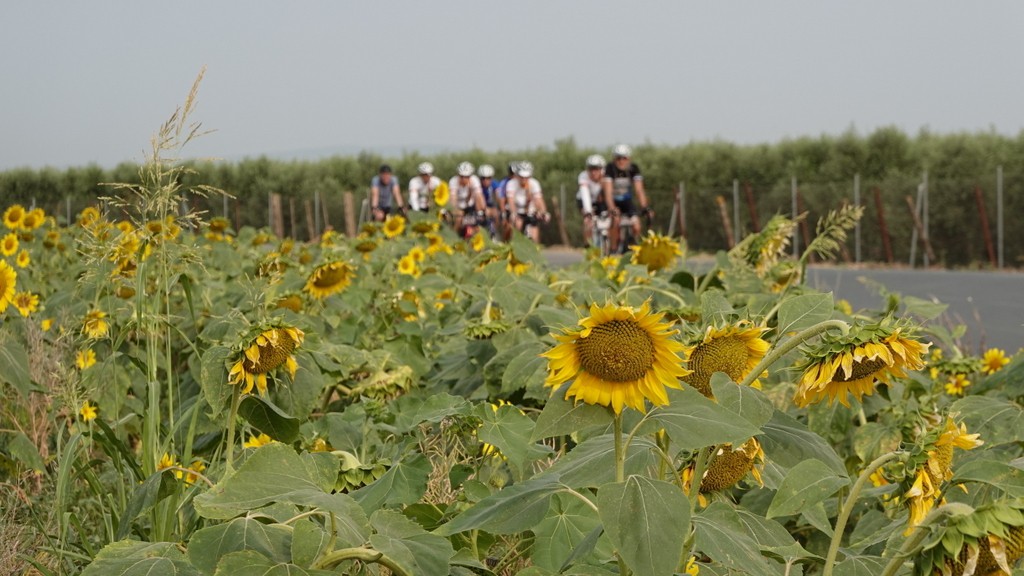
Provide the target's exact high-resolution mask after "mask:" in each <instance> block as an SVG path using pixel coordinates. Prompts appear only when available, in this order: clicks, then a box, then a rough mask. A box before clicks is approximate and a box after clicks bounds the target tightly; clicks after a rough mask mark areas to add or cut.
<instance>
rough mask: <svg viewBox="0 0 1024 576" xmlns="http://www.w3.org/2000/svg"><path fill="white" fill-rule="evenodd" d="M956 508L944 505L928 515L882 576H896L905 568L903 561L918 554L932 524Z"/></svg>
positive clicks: (904, 543)
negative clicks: (901, 568)
mask: <svg viewBox="0 0 1024 576" xmlns="http://www.w3.org/2000/svg"><path fill="white" fill-rule="evenodd" d="M956 508H957V505H955V504H954V505H950V504H943V505H942V506H939V507H938V508H936V509H934V510H932V511H931V512H929V513H928V515H927V516H925V517H924V520H922V521H921V523H920V524H918V525H917V527H916V528H914V532H913V533H912V534H911V535H910V538H907V539H906V540H904V541H903V545H902V546H900V549H899V551H898V552H896V555H895V556H893V557H892V560H889V563H888V564H886V566H885V569H884V570H882V574H881V576H895V574H896V572H897V571H898V570H899V569H900V567H901V566H903V561H904V560H906V559H907V557H908V556H910V555H911V554H914V553H915V552H917V549H918V547H919V546H920V545H921V542H922V541H924V539H925V537H926V536H928V533H929V532H930V531H931V526H932V524H935V523H936V522H938V521H939V520H942V519H944V518H945V517H947V516H951V515H952V514H953V512H954V510H955V509H956Z"/></svg>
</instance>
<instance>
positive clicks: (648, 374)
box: [541, 302, 690, 414]
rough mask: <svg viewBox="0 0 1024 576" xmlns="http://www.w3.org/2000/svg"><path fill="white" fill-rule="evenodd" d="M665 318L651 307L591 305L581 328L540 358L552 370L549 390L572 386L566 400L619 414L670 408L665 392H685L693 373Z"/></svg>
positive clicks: (560, 337)
mask: <svg viewBox="0 0 1024 576" xmlns="http://www.w3.org/2000/svg"><path fill="white" fill-rule="evenodd" d="M662 316H663V314H660V313H659V314H652V313H651V310H650V303H649V302H644V304H643V305H642V306H641V307H640V309H639V310H634V309H633V307H632V306H617V305H615V304H606V305H605V306H603V307H602V306H598V305H597V304H596V303H595V304H591V306H590V316H589V317H587V318H584V319H582V320H580V323H579V325H580V328H579V329H577V330H570V329H566V330H565V331H564V333H563V334H555V335H554V338H555V340H557V341H558V342H559V344H558V345H556V346H555V347H554V348H552V349H551V350H548V351H547V352H545V353H543V354H541V356H543V357H545V358H547V359H548V368H549V370H550V372H549V374H548V376H547V378H546V379H545V381H544V385H545V386H548V387H550V388H558V387H559V386H561V385H562V384H563V383H565V382H567V381H569V380H572V381H573V382H572V385H571V386H569V389H568V390H566V392H565V398H566V400H568V399H569V398H575V399H576V400H577V401H583V402H586V403H587V404H600V405H602V406H611V408H612V410H614V411H615V413H616V414H619V413H621V412H622V407H623V406H629V407H631V408H634V409H636V410H639V411H641V412H643V411H644V410H645V405H644V400H645V399H646V400H650V401H651V403H652V404H654V405H655V406H663V405H665V404H668V395H667V394H666V393H665V387H666V386H668V387H670V388H681V386H680V384H679V378H682V377H683V376H686V375H687V374H689V373H690V371H689V370H687V369H685V368H683V360H684V358H685V357H686V355H687V354H688V353H689V349H688V348H687V347H685V346H683V345H682V344H680V343H679V342H677V341H675V340H672V339H671V336H673V335H674V334H677V333H678V331H677V330H670V328H671V326H672V325H671V323H662V322H661V319H662ZM680 353H682V354H683V357H682V358H681V357H680Z"/></svg>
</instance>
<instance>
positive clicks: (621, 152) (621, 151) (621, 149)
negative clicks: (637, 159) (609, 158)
mask: <svg viewBox="0 0 1024 576" xmlns="http://www.w3.org/2000/svg"><path fill="white" fill-rule="evenodd" d="M612 152H613V153H614V154H615V157H616V158H629V157H630V156H632V155H633V151H632V150H631V149H630V148H629V146H627V145H625V144H619V145H618V146H616V147H615V148H614V149H613V150H612Z"/></svg>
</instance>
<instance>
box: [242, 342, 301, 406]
mask: <svg viewBox="0 0 1024 576" xmlns="http://www.w3.org/2000/svg"><path fill="white" fill-rule="evenodd" d="M304 337H305V334H304V333H303V332H302V330H299V329H298V328H294V327H279V328H269V329H267V330H264V331H263V332H261V333H260V334H258V335H257V336H256V337H255V338H253V339H252V340H250V341H249V342H248V343H247V344H246V345H243V347H242V351H241V352H240V353H239V358H238V360H237V361H236V362H235V363H234V364H233V365H232V366H231V370H230V371H229V372H228V382H229V383H231V384H239V385H244V388H242V393H244V394H248V393H249V392H250V391H252V387H253V384H255V385H256V388H257V390H259V393H260V395H261V396H263V395H265V394H266V393H267V373H268V372H271V371H273V370H276V369H277V368H278V367H279V366H281V365H282V364H284V365H285V367H286V368H287V369H288V373H289V374H290V375H291V377H292V378H294V377H295V371H296V370H297V369H298V367H299V365H298V364H297V363H296V362H295V357H294V356H292V352H294V351H295V349H296V348H297V347H298V346H299V345H300V344H302V339H303V338H304Z"/></svg>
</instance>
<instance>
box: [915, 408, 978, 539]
mask: <svg viewBox="0 0 1024 576" xmlns="http://www.w3.org/2000/svg"><path fill="white" fill-rule="evenodd" d="M936 433H937V436H935V434H936ZM931 434H932V436H931V438H933V440H931V441H928V442H926V444H925V448H926V449H927V450H926V452H924V453H925V454H926V455H927V459H925V460H924V462H923V463H921V464H920V465H919V466H918V467H917V471H916V473H915V475H914V483H913V485H912V486H911V488H910V490H908V491H907V493H906V494H904V496H905V499H906V501H907V506H908V507H909V508H910V517H909V519H908V521H907V530H906V533H908V534H909V533H910V531H911V530H913V529H914V527H915V526H917V525H918V524H920V523H921V521H922V520H924V517H925V516H926V515H927V514H928V512H929V511H931V509H932V508H934V507H935V504H936V503H938V502H939V500H940V499H941V498H942V484H943V483H945V482H947V481H949V480H951V479H952V478H953V466H952V465H953V448H960V449H961V450H973V449H974V448H977V447H978V446H981V445H982V444H984V443H985V442H984V441H983V440H981V439H980V438H979V437H980V436H981V435H980V434H968V433H967V425H966V424H963V423H961V424H960V425H959V426H957V424H956V422H954V421H953V419H952V418H950V417H948V416H947V417H946V419H945V426H944V427H943V429H942V430H941V431H935V430H933V431H931ZM911 469H913V468H911Z"/></svg>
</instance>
